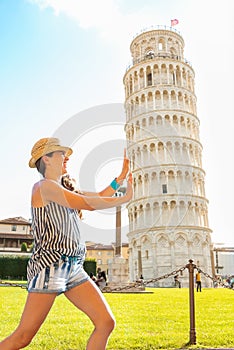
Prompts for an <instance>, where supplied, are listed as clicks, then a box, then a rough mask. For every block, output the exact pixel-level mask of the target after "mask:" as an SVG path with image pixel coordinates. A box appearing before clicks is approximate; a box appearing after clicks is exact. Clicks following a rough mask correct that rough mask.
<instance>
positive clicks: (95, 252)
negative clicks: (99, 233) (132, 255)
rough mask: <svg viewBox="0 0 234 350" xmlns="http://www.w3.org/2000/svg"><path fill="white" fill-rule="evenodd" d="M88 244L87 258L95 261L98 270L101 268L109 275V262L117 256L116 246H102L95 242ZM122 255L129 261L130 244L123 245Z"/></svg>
mask: <svg viewBox="0 0 234 350" xmlns="http://www.w3.org/2000/svg"><path fill="white" fill-rule="evenodd" d="M85 243H86V249H87V253H86V258H88V259H95V260H96V262H97V268H99V267H100V269H101V270H104V271H105V272H106V273H107V275H108V262H109V261H110V260H112V259H113V258H114V256H115V244H114V243H113V244H102V243H94V242H85ZM121 253H122V254H121V255H122V256H123V258H125V259H126V260H128V243H122V249H121Z"/></svg>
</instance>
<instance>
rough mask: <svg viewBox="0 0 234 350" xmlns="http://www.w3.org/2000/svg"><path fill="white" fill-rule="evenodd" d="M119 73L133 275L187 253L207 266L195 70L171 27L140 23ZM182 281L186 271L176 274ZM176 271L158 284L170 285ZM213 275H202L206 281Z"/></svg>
mask: <svg viewBox="0 0 234 350" xmlns="http://www.w3.org/2000/svg"><path fill="white" fill-rule="evenodd" d="M130 50H131V55H132V64H131V65H130V66H129V67H128V68H127V71H126V73H125V75H124V78H123V81H124V87H125V110H126V126H125V131H126V138H127V149H128V155H129V158H130V161H131V170H132V173H133V187H134V195H133V198H132V200H131V202H130V203H129V204H128V215H129V233H128V239H129V248H130V249H129V269H130V281H135V280H136V279H138V278H139V276H140V275H141V274H142V275H143V277H144V279H151V278H155V277H157V276H161V275H163V274H166V273H169V272H171V271H173V270H175V269H177V268H180V267H181V266H184V265H186V263H187V262H188V260H189V259H193V261H194V263H195V264H196V265H197V266H199V267H200V268H201V269H202V270H204V271H206V272H207V273H210V274H212V251H211V250H212V243H211V232H212V231H211V229H210V228H209V223H208V200H207V198H206V194H205V185H204V182H205V172H204V170H203V167H202V144H201V141H200V138H199V123H200V122H199V119H198V117H197V108H196V95H195V90H194V75H195V73H194V70H193V68H192V66H191V64H190V63H189V62H188V61H187V60H186V59H185V58H184V40H183V38H182V36H181V35H180V34H179V32H178V31H177V30H175V29H174V28H172V27H168V28H167V27H165V26H158V27H157V28H156V29H151V30H147V31H143V32H142V33H140V34H139V35H137V36H136V37H135V38H134V39H133V41H132V43H131V45H130ZM180 278H181V281H182V286H183V287H187V286H188V284H187V283H188V281H187V278H186V276H181V277H180ZM172 283H173V278H171V279H169V278H168V279H164V280H161V281H159V282H158V284H157V285H155V286H162V287H168V286H171V284H172ZM205 283H206V286H207V287H208V286H210V283H211V282H210V281H208V280H207V281H204V284H203V285H204V286H205Z"/></svg>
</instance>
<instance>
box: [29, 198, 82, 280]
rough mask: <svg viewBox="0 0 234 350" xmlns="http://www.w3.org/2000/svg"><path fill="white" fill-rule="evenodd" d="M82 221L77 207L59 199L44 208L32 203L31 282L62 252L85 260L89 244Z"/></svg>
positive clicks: (58, 257)
mask: <svg viewBox="0 0 234 350" xmlns="http://www.w3.org/2000/svg"><path fill="white" fill-rule="evenodd" d="M78 224H79V217H78V212H77V210H75V209H71V208H67V207H64V206H62V205H59V204H57V203H55V202H50V203H49V204H47V205H46V206H44V207H40V208H33V207H32V235H33V238H34V248H33V252H32V256H31V258H30V260H29V262H28V267H27V279H28V282H30V281H31V279H32V278H33V277H34V276H35V275H36V274H37V273H39V272H40V271H41V270H42V269H43V268H45V267H47V266H49V265H51V264H52V263H55V262H56V261H58V260H59V259H60V258H61V256H62V255H66V256H77V257H78V258H80V263H83V261H84V258H85V253H86V248H85V244H84V243H82V242H81V237H80V231H79V225H78Z"/></svg>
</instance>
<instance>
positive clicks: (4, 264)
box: [0, 255, 96, 280]
mask: <svg viewBox="0 0 234 350" xmlns="http://www.w3.org/2000/svg"><path fill="white" fill-rule="evenodd" d="M29 258H30V257H29V256H20V255H2V256H0V279H16V280H17V279H18V280H26V279H27V263H28V260H29ZM84 269H85V271H86V272H87V274H88V275H89V274H90V273H91V272H92V273H93V274H94V275H96V261H95V260H91V259H86V260H85V262H84Z"/></svg>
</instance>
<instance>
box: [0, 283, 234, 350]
mask: <svg viewBox="0 0 234 350" xmlns="http://www.w3.org/2000/svg"><path fill="white" fill-rule="evenodd" d="M148 290H150V291H153V294H141V295H139V294H105V297H106V299H107V300H108V302H109V304H110V305H111V308H112V310H113V312H114V314H115V317H116V320H117V326H116V329H115V330H114V332H113V333H112V336H111V338H110V341H109V345H108V350H121V349H123V350H131V349H138V350H155V349H181V348H186V347H187V348H189V349H198V348H200V349H201V348H202V349H205V348H209V347H211V348H225V347H226V348H232V347H233V348H234V317H233V315H234V291H232V290H229V289H222V288H220V289H203V290H202V293H197V292H195V304H196V335H197V345H196V346H195V345H194V346H190V347H189V346H186V343H187V342H188V340H189V297H188V289H174V288H169V289H166V288H162V289H160V288H158V289H148ZM26 295H27V292H26V291H25V290H23V289H20V288H13V287H0V313H1V324H0V339H2V338H3V337H5V336H6V335H7V334H9V333H10V332H11V331H12V330H13V329H14V327H15V326H16V325H17V323H18V321H19V317H20V315H21V312H22V309H23V305H24V301H25V298H26ZM91 330H92V325H91V323H90V321H89V319H88V318H87V317H86V316H85V315H84V314H82V313H81V312H80V311H78V310H76V309H75V308H74V306H72V305H71V304H70V303H69V302H68V301H67V300H66V298H65V297H64V296H63V295H62V296H59V297H58V298H57V299H56V302H55V305H54V306H53V308H52V310H51V312H50V314H49V316H48V318H47V320H46V322H45V323H44V325H43V326H42V328H41V330H40V331H39V333H38V334H37V336H36V337H35V339H34V340H33V342H32V343H31V345H30V346H28V347H27V349H34V350H41V349H45V350H75V349H76V350H84V349H85V344H86V341H87V339H88V336H89V334H90V333H91Z"/></svg>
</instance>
